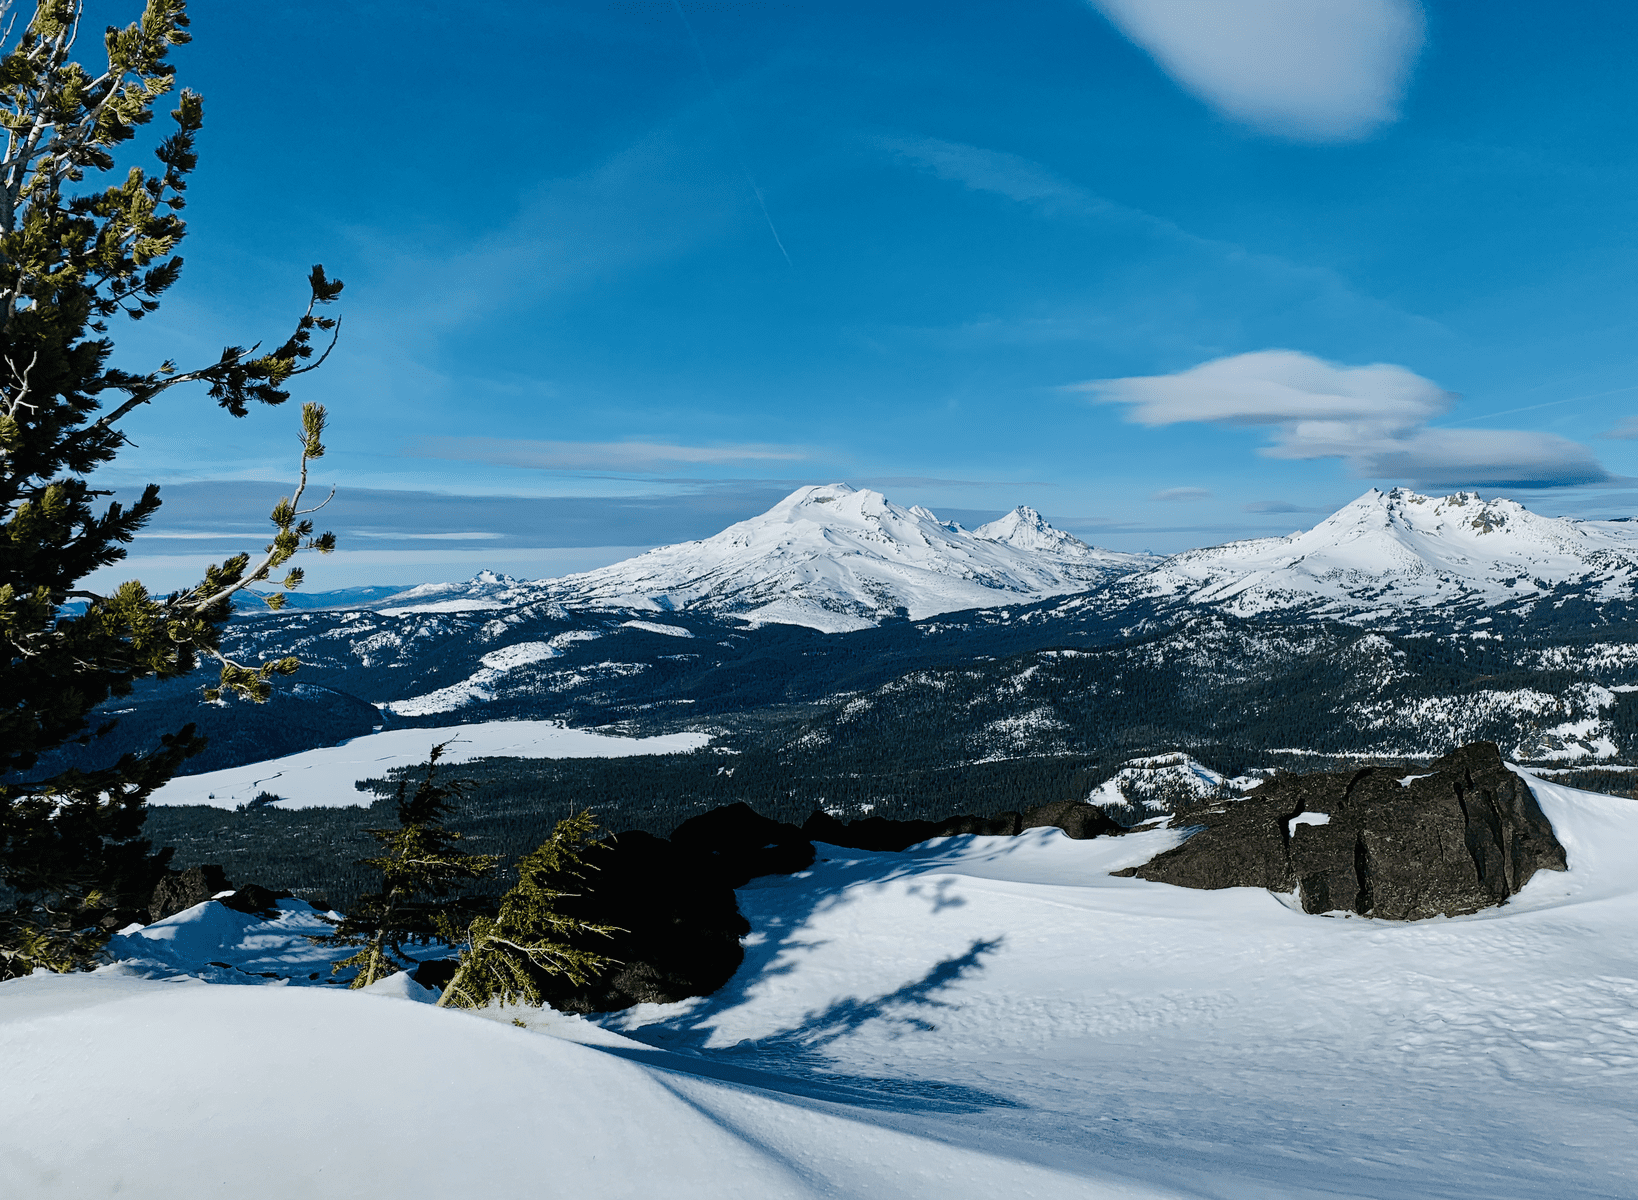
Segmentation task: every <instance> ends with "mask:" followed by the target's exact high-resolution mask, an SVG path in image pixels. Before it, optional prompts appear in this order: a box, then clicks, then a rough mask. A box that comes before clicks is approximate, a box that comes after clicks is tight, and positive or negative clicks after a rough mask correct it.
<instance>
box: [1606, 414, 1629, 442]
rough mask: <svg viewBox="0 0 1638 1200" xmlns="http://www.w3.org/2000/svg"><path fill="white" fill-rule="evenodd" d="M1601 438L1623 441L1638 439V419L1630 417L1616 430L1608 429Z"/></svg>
mask: <svg viewBox="0 0 1638 1200" xmlns="http://www.w3.org/2000/svg"><path fill="white" fill-rule="evenodd" d="M1598 436H1599V437H1607V438H1617V439H1619V440H1621V441H1632V440H1633V439H1634V438H1638V417H1628V418H1627V419H1626V420H1625V421H1622V422H1621V423H1620V424H1619V425H1617V426H1616V427H1615V428H1614V429H1607V430H1605V431H1604V432H1603V433H1601V434H1599V435H1598Z"/></svg>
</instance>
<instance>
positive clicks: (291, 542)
mask: <svg viewBox="0 0 1638 1200" xmlns="http://www.w3.org/2000/svg"><path fill="white" fill-rule="evenodd" d="M9 7H10V6H9V5H7V6H6V8H7V9H9ZM83 9H84V4H83V0H36V2H35V4H34V12H33V16H32V18H31V19H30V20H29V21H28V23H27V25H26V26H25V27H23V28H21V29H18V28H17V25H18V22H17V21H15V20H13V21H10V22H9V23H7V24H5V25H4V26H3V28H0V883H3V885H4V888H5V889H8V890H9V891H10V893H11V897H10V901H9V904H10V907H9V909H8V910H6V911H0V978H4V977H6V976H8V975H15V974H27V973H28V972H29V971H31V970H32V969H33V968H34V967H36V966H43V967H47V968H51V969H55V970H64V969H68V968H71V967H74V966H78V965H84V964H85V963H86V962H87V961H88V959H89V956H90V955H91V954H92V953H93V952H94V951H95V949H96V948H97V946H98V945H100V942H101V940H102V938H103V937H104V936H105V934H104V933H100V932H98V930H99V929H100V930H104V931H105V930H106V929H108V928H111V927H115V926H117V925H119V924H121V923H123V921H124V920H126V919H129V917H131V916H133V915H134V914H135V913H136V912H137V911H138V910H139V909H140V907H141V905H142V904H143V902H144V901H145V900H146V896H147V892H148V891H149V890H150V889H151V888H152V886H153V884H154V881H155V879H156V878H157V877H158V875H159V873H160V872H161V871H162V870H163V868H164V865H165V856H164V855H163V854H159V855H156V854H153V853H152V852H151V848H150V847H149V846H148V844H147V843H146V842H145V841H143V840H142V838H141V827H142V821H143V816H144V813H145V808H144V805H145V802H146V799H147V797H148V795H149V794H150V793H151V792H152V791H153V789H154V788H156V787H158V786H159V785H160V784H162V783H163V782H165V780H166V779H168V778H170V776H171V775H173V774H174V773H175V771H176V770H177V768H178V766H179V765H180V764H181V762H182V761H183V760H184V759H185V758H187V757H188V756H189V755H190V754H194V753H197V752H198V750H199V749H200V748H201V746H202V745H203V743H202V742H201V740H200V739H198V738H197V737H195V736H194V731H193V729H192V727H191V726H190V727H188V728H184V729H182V730H180V731H179V732H178V733H176V734H175V735H174V736H171V737H167V738H165V739H163V744H162V745H160V746H157V747H155V748H154V751H153V752H152V753H150V754H148V755H146V756H135V755H132V756H126V757H125V758H122V759H121V760H120V762H119V763H118V764H116V765H115V766H113V767H111V768H108V769H107V770H103V771H96V772H82V771H67V772H64V773H61V774H58V775H56V776H54V777H52V778H48V779H32V780H31V779H29V775H28V773H29V772H30V770H31V769H32V768H33V767H34V766H35V764H36V762H37V761H38V759H39V756H40V755H41V754H42V753H44V752H45V751H48V750H50V749H52V748H54V747H56V746H60V745H62V744H63V743H65V742H67V741H69V740H70V739H76V740H80V741H82V742H83V741H86V740H89V737H90V736H92V734H91V733H90V732H89V728H90V727H89V722H88V716H89V714H90V713H91V711H92V710H93V709H94V708H95V707H96V706H97V705H98V704H100V703H102V702H103V701H104V700H106V699H108V698H109V697H110V696H120V695H124V694H126V693H127V692H129V691H130V689H131V686H132V684H133V683H134V682H135V681H137V680H139V679H144V678H168V677H174V676H177V675H183V674H186V673H188V672H189V671H192V670H193V669H194V667H195V666H196V665H197V663H198V661H199V659H200V658H201V657H202V656H203V657H209V658H213V659H215V660H217V661H218V663H219V664H220V666H221V678H220V684H219V686H218V688H217V689H214V690H213V695H214V694H225V695H229V696H235V695H236V696H240V697H244V698H249V699H252V700H256V699H262V698H265V697H266V695H267V694H268V691H269V688H270V682H269V681H270V679H271V677H272V676H273V675H274V674H278V673H289V672H290V671H293V670H294V669H295V667H296V661H295V660H294V659H291V658H283V659H278V660H275V661H270V662H264V663H237V662H231V661H228V660H227V659H226V658H224V656H223V655H222V653H221V650H220V631H221V627H222V625H223V623H224V622H225V621H226V620H227V619H228V617H229V616H230V614H231V611H232V598H233V595H234V593H235V592H237V591H239V590H240V589H242V588H245V587H247V586H248V585H250V584H252V583H256V582H261V581H264V580H267V579H269V578H271V576H272V574H273V572H275V571H277V570H279V569H281V568H282V567H283V566H284V565H285V563H287V562H288V561H289V559H290V558H291V557H292V556H293V555H295V554H296V553H297V551H298V550H301V549H314V550H318V551H320V552H328V551H329V550H330V549H331V548H332V547H333V546H334V538H333V537H332V536H331V535H330V534H323V535H320V536H314V534H313V524H312V522H311V520H310V519H309V517H308V514H309V513H310V512H311V511H313V509H311V508H309V509H305V510H304V509H303V508H302V507H301V504H302V497H303V494H304V492H305V491H306V485H307V467H308V463H309V462H310V461H311V460H312V459H315V458H318V457H319V456H320V455H322V454H323V453H324V447H323V443H322V441H321V438H322V435H323V432H324V421H325V413H324V410H323V409H322V408H321V407H319V406H317V405H308V406H306V408H304V409H303V412H302V453H301V466H300V486H298V487H297V488H296V489H295V490H294V493H293V495H292V496H290V497H289V498H287V499H284V500H281V501H280V502H279V503H278V505H277V506H276V507H275V508H274V510H273V512H272V522H273V525H274V536H273V540H272V542H271V543H269V544H268V546H267V547H266V548H265V551H264V553H262V554H261V555H260V556H258V557H257V558H255V559H254V560H252V558H251V556H250V555H247V554H240V555H236V556H234V557H232V558H229V559H227V560H226V561H225V562H223V563H221V564H220V565H215V566H211V567H209V568H208V569H207V570H206V571H205V572H204V578H203V580H201V581H200V582H199V583H198V584H196V585H195V586H193V587H191V588H188V589H186V590H184V591H179V592H175V593H173V594H171V595H169V596H165V597H157V596H152V595H150V594H149V593H148V592H147V590H146V589H145V588H143V586H142V585H141V584H140V583H138V582H136V581H131V582H127V583H124V584H122V585H121V586H119V587H118V588H117V589H115V590H113V591H112V592H111V593H109V594H106V595H104V594H97V593H93V592H90V591H87V590H84V588H83V587H82V586H81V583H82V581H83V580H84V579H85V577H86V576H87V575H89V574H90V573H91V572H93V571H95V570H97V569H98V568H101V567H107V566H109V565H111V564H113V563H116V562H118V561H119V560H120V559H122V558H124V557H125V546H126V544H127V543H129V542H130V541H131V539H132V537H133V536H135V534H136V533H137V531H138V530H140V529H141V528H142V527H143V526H144V525H145V524H147V522H148V521H149V519H150V518H151V517H152V516H153V514H154V513H155V511H156V510H157V509H158V508H159V489H158V488H157V487H156V486H153V485H150V486H149V487H148V488H147V489H146V490H145V491H144V492H143V493H142V496H141V497H140V498H139V499H138V500H136V501H135V502H134V503H132V504H131V505H129V506H128V507H127V506H124V505H120V504H116V503H110V504H107V506H106V507H103V506H102V504H101V501H102V500H103V499H104V498H106V497H107V496H108V495H110V493H108V492H106V491H99V490H96V489H95V488H94V487H93V485H92V484H91V482H90V481H89V480H88V479H87V476H88V475H90V474H91V473H92V472H94V471H95V470H96V469H97V468H99V467H101V466H103V465H104V464H106V463H108V462H109V461H111V460H112V459H113V458H114V457H115V455H116V454H117V453H118V451H119V448H120V447H121V446H122V445H123V444H124V442H125V434H124V433H123V432H122V430H121V426H120V422H121V421H122V420H123V419H124V418H126V417H127V416H128V415H129V414H130V413H132V412H133V411H135V410H137V409H139V408H140V407H142V406H143V405H146V404H150V403H152V402H153V401H154V400H156V399H158V398H159V397H160V396H161V395H162V394H163V393H165V392H167V391H168V390H170V389H171V388H174V387H177V386H178V385H180V384H183V383H200V384H204V385H205V386H206V388H207V390H208V393H209V395H210V396H211V398H212V399H214V400H215V401H216V402H217V404H219V405H220V406H221V407H223V408H225V409H227V410H228V412H230V413H231V414H233V415H234V416H244V415H245V414H246V413H247V412H248V411H249V407H250V405H251V404H253V403H256V404H269V405H275V404H280V403H283V402H284V401H285V400H286V399H287V398H288V392H286V391H285V390H284V385H285V384H286V383H287V382H288V381H289V380H290V379H291V378H292V377H294V376H296V375H299V374H302V373H304V372H306V371H309V370H312V369H313V368H315V367H317V366H318V365H319V363H320V362H322V361H323V355H320V356H319V357H318V358H317V359H316V360H313V361H308V360H310V359H312V355H313V346H312V345H311V339H312V336H313V333H314V331H315V330H319V331H322V330H332V329H335V327H336V323H335V322H334V321H332V320H330V319H328V318H325V317H322V316H318V315H316V311H317V309H318V307H319V306H321V305H324V304H327V303H329V302H330V301H331V300H333V299H334V298H335V297H336V296H337V294H339V292H340V291H341V284H340V283H339V282H335V281H332V280H330V279H329V278H327V277H326V275H325V273H324V271H323V269H322V268H320V267H315V268H314V269H313V272H312V274H311V276H310V277H309V280H308V284H309V297H308V302H307V306H306V310H305V311H304V312H303V313H302V314H301V316H300V317H299V318H298V320H297V322H296V327H295V329H294V331H293V332H292V333H291V335H290V336H289V337H288V338H286V339H285V341H284V342H283V343H282V344H281V345H279V346H278V348H277V349H274V350H272V351H271V352H267V353H259V352H258V350H257V348H256V347H254V346H253V347H250V348H245V347H240V346H230V347H228V348H227V349H226V350H224V351H223V352H222V355H221V357H220V358H219V359H217V360H216V361H214V362H211V363H209V364H207V365H204V366H201V367H199V368H197V369H192V370H181V369H179V368H178V367H177V365H176V364H175V363H173V362H169V361H167V362H163V363H160V364H159V365H158V366H157V367H155V368H154V369H153V370H151V371H148V372H147V373H145V374H134V373H132V372H129V371H125V370H121V369H118V368H114V367H111V366H109V365H108V361H109V356H110V355H111V353H112V351H113V348H114V346H113V341H112V339H111V337H110V336H109V322H110V321H111V320H113V319H116V318H118V317H119V316H120V315H121V314H123V315H124V316H125V317H128V318H130V319H132V320H137V319H141V318H142V317H144V316H146V315H148V314H149V313H152V312H153V311H154V310H155V309H156V308H157V307H158V304H159V297H160V296H161V295H162V294H163V293H164V292H165V291H166V290H167V289H168V288H169V287H170V286H171V285H172V284H174V283H175V282H176V280H177V278H178V275H179V274H180V272H181V268H182V259H181V258H180V257H178V256H177V255H176V254H175V250H176V248H177V246H178V244H179V243H180V242H181V240H182V237H183V234H184V232H185V226H184V223H183V221H182V218H181V210H182V208H183V204H184V199H185V194H186V190H187V183H188V177H189V175H190V174H191V172H192V171H193V169H194V167H195V165H196V161H197V156H196V154H195V152H194V140H195V137H196V135H197V134H198V132H199V130H200V128H201V126H202V123H203V118H204V107H203V101H202V100H201V98H200V97H199V96H198V95H197V94H195V93H193V92H191V91H187V90H183V91H181V92H180V93H179V94H178V96H177V102H176V108H175V109H174V110H173V111H172V112H171V117H172V119H173V121H174V122H175V124H174V128H173V129H172V130H171V131H170V133H169V134H168V135H167V136H165V137H163V138H162V139H160V140H159V143H158V146H157V147H156V149H155V155H156V156H157V158H158V160H159V165H160V169H159V170H158V171H157V172H148V171H144V170H142V169H141V168H139V167H135V166H133V167H131V168H130V169H129V170H128V171H127V172H126V173H125V174H124V175H123V177H122V178H117V180H116V181H115V182H112V183H109V184H107V185H106V186H101V187H98V186H93V185H90V184H86V180H87V176H88V174H89V175H93V176H95V175H100V174H103V173H105V172H109V171H112V170H114V168H115V156H114V151H115V149H116V148H117V147H119V146H120V145H121V144H122V143H125V142H127V141H129V140H130V139H131V138H132V137H134V136H135V133H136V131H137V130H138V129H139V128H140V127H142V126H144V125H146V124H148V123H149V121H150V120H151V119H152V117H153V107H154V105H155V103H156V102H157V101H159V100H160V98H161V97H163V96H165V95H166V94H167V93H169V92H170V91H171V90H172V89H173V87H174V83H175V79H174V68H173V67H172V66H171V64H170V63H169V61H168V60H167V55H168V54H169V52H170V49H171V48H172V47H173V46H180V45H183V44H185V43H186V42H187V41H188V40H189V35H188V33H187V25H188V18H187V13H186V8H185V4H184V0H147V3H146V5H145V7H144V9H143V12H142V15H141V17H140V18H139V19H138V20H137V21H136V23H134V24H132V25H129V26H127V27H126V28H123V29H115V28H110V29H109V30H108V31H107V32H106V34H105V36H104V38H103V40H102V45H103V48H104V49H105V51H106V60H107V62H106V66H105V67H97V68H94V69H88V68H87V67H85V66H82V65H81V64H80V63H78V62H75V61H73V60H72V58H71V54H72V52H73V50H74V47H75V44H76V39H77V37H78V35H79V33H80V23H81V18H82V16H83ZM3 12H4V10H0V13H3ZM82 184H86V186H84V187H80V186H77V185H82ZM331 345H332V346H333V345H334V336H333V334H332V338H331ZM324 353H325V354H328V353H329V351H328V350H325V352H324ZM300 582H301V571H300V570H299V569H293V570H290V571H289V572H288V574H286V575H285V576H284V579H283V580H282V584H283V586H284V587H286V588H293V587H296V586H297V585H298V584H299V583H300ZM72 602H81V603H83V610H81V611H75V610H73V609H71V608H69V607H68V606H69V605H70V604H71V603H72ZM272 603H273V604H274V606H275V607H277V605H278V604H279V603H282V596H277V595H276V596H274V597H273V598H272ZM105 728H106V727H105Z"/></svg>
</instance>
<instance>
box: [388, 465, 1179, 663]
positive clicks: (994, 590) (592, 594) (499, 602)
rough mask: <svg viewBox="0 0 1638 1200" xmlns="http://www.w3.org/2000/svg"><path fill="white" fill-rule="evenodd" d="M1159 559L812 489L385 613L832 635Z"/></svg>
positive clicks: (1090, 583)
mask: <svg viewBox="0 0 1638 1200" xmlns="http://www.w3.org/2000/svg"><path fill="white" fill-rule="evenodd" d="M1154 561H1156V560H1155V559H1154V557H1153V556H1151V555H1147V554H1123V553H1119V552H1116V551H1113V550H1099V549H1096V548H1094V547H1091V546H1088V545H1086V544H1085V543H1084V542H1082V541H1080V540H1078V539H1077V538H1075V537H1072V536H1071V535H1070V534H1067V533H1064V532H1063V531H1061V530H1058V529H1054V528H1053V527H1052V526H1051V525H1049V524H1047V522H1046V521H1045V520H1044V519H1043V518H1042V517H1041V515H1040V514H1039V513H1037V512H1036V511H1035V510H1034V509H1031V508H1022V507H1021V508H1018V509H1016V510H1014V511H1013V512H1011V513H1009V514H1007V515H1006V516H1005V517H1002V518H1001V519H1000V520H997V521H992V522H990V523H989V524H988V525H984V526H981V527H980V528H978V529H976V530H967V529H963V528H962V527H961V526H960V525H959V524H956V523H955V522H953V521H952V522H945V521H940V520H939V518H938V517H937V516H936V515H935V514H933V513H932V512H930V511H928V510H927V509H925V508H922V507H920V506H919V505H918V506H916V507H914V508H908V509H907V508H901V507H899V506H898V505H896V504H893V503H891V502H890V501H889V500H888V499H887V498H886V497H885V496H883V495H882V494H881V493H880V492H873V491H869V490H868V489H859V488H853V487H850V486H848V485H847V484H845V483H838V484H832V485H830V486H828V487H804V488H799V489H798V490H797V491H795V492H792V493H791V494H790V495H789V496H787V497H786V498H785V499H784V500H782V501H780V502H779V503H778V504H776V505H774V506H773V507H772V508H771V509H769V510H768V511H767V512H765V513H763V514H762V515H761V516H758V517H753V518H751V519H750V520H748V521H741V522H739V523H738V524H735V525H730V526H729V527H728V528H727V529H725V530H723V531H722V532H721V533H719V534H716V535H715V536H713V537H709V538H705V539H703V540H702V541H696V542H682V543H679V544H677V545H674V546H661V547H660V548H659V549H656V550H651V551H649V552H648V553H647V554H642V555H639V556H638V557H636V558H633V559H628V560H626V561H625V562H619V563H615V564H613V565H612V566H607V567H602V568H599V569H598V570H595V571H587V572H584V573H582V574H578V575H566V576H564V577H563V578H561V579H552V580H541V581H539V582H535V583H523V582H519V581H518V580H515V579H510V578H507V577H506V576H497V575H493V574H488V573H485V574H483V575H480V576H479V577H477V578H475V579H473V580H472V581H471V582H470V583H467V584H437V585H428V586H424V587H420V588H415V589H412V590H411V591H409V592H405V593H402V594H401V595H398V596H395V597H393V598H392V599H391V600H390V601H389V602H388V604H387V606H386V607H385V608H384V611H387V612H464V611H477V610H482V609H491V608H503V607H510V606H517V605H521V604H526V603H531V602H539V601H542V600H547V601H554V602H557V603H559V604H562V605H563V606H565V607H568V608H626V609H638V610H649V611H657V612H669V611H678V610H704V611H708V612H712V613H719V614H730V615H734V616H738V617H741V618H743V619H745V620H747V621H750V622H752V623H754V624H768V623H776V624H792V625H806V626H809V627H811V628H814V629H819V630H823V631H825V632H827V633H836V632H843V631H846V630H853V629H865V628H868V627H870V626H872V625H875V624H878V623H879V622H880V621H881V620H882V619H883V618H884V617H890V616H893V615H895V614H900V613H904V614H908V615H909V616H910V617H911V618H913V619H914V618H920V617H926V616H931V615H933V614H935V613H942V612H951V611H954V610H957V609H964V608H984V607H989V606H993V605H998V604H1016V603H1027V602H1029V601H1032V600H1039V599H1042V598H1045V597H1048V596H1057V595H1063V594H1066V593H1070V592H1080V591H1086V590H1087V589H1089V588H1092V587H1095V586H1097V585H1098V584H1100V583H1103V582H1105V581H1107V580H1109V579H1112V578H1115V577H1116V576H1118V575H1121V574H1124V573H1126V572H1129V571H1134V570H1138V569H1140V568H1141V567H1144V566H1147V565H1149V564H1151V563H1153V562H1154Z"/></svg>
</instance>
